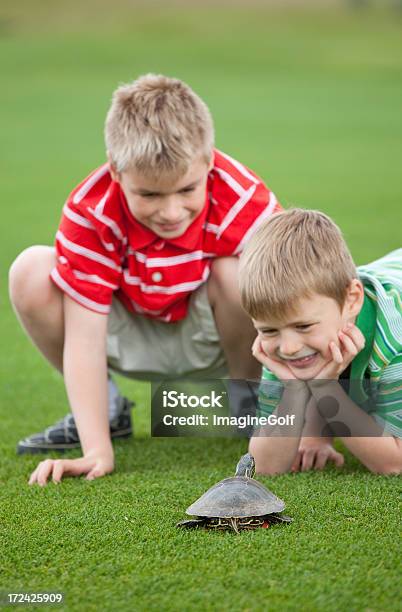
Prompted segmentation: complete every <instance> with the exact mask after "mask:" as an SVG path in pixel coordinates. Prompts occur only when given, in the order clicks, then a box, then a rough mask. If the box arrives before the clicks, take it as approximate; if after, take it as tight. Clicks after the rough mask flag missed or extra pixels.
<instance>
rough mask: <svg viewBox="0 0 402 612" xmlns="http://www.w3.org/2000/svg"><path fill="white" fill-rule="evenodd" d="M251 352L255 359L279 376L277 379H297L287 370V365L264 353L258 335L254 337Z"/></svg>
mask: <svg viewBox="0 0 402 612" xmlns="http://www.w3.org/2000/svg"><path fill="white" fill-rule="evenodd" d="M251 352H252V353H253V356H254V357H255V358H256V359H257V361H259V362H260V363H262V365H263V366H265V367H266V368H268V370H269V371H270V372H272V373H273V374H274V375H275V376H276V377H277V378H279V380H281V381H286V380H298V379H297V378H296V376H294V375H293V374H292V372H291V371H290V370H289V368H288V367H287V365H285V364H284V363H282V362H280V361H276V360H275V359H272V358H271V357H268V355H267V354H266V353H265V351H264V349H263V348H262V344H261V340H260V337H259V336H257V337H256V339H255V340H254V343H253V347H252V349H251Z"/></svg>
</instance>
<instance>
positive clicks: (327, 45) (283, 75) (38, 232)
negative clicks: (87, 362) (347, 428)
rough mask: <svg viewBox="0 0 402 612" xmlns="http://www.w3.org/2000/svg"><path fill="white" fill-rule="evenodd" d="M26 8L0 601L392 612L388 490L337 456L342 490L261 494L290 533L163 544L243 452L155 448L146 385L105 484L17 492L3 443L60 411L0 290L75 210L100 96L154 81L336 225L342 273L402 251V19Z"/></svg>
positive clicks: (16, 14) (11, 162)
mask: <svg viewBox="0 0 402 612" xmlns="http://www.w3.org/2000/svg"><path fill="white" fill-rule="evenodd" d="M35 4H37V6H36V7H35V9H34V6H33V4H32V5H31V4H30V3H23V4H22V6H19V7H18V8H17V7H16V6H15V3H11V2H8V1H7V0H6V1H5V2H3V3H2V8H1V9H0V69H1V74H2V86H1V88H2V95H1V97H0V108H1V117H2V119H3V121H2V131H1V139H2V147H1V149H0V162H1V163H0V197H1V205H2V209H1V210H2V226H1V251H0V283H1V292H0V295H1V296H2V298H0V338H1V345H2V351H1V354H0V418H1V427H0V452H1V459H0V483H1V487H0V591H4V590H11V591H13V592H16V591H31V592H34V591H51V590H58V591H61V592H63V593H64V594H65V597H66V605H65V609H68V610H250V611H254V610H275V611H276V610H278V611H279V610H293V609H298V610H305V611H308V612H310V611H312V610H313V611H315V610H323V609H325V610H334V611H337V610H351V611H356V612H357V611H359V612H360V611H361V610H370V611H372V610H378V611H380V610H381V611H383V610H398V609H399V606H400V597H401V589H400V571H399V564H400V544H399V542H400V540H399V527H400V479H399V478H397V477H381V476H374V475H371V474H369V473H368V472H367V471H366V470H364V469H363V468H362V467H361V466H359V465H358V463H357V462H356V461H355V460H354V459H353V458H352V457H351V456H349V455H347V456H346V464H345V467H344V468H343V470H341V471H339V472H338V471H337V470H336V469H334V468H330V469H328V470H326V471H325V472H324V473H304V474H297V475H284V476H279V477H275V478H270V479H268V478H260V480H261V482H263V483H264V484H266V485H267V486H268V487H269V488H271V489H272V490H273V491H274V492H275V493H276V494H277V495H278V496H280V497H282V498H283V499H284V500H285V501H286V502H287V512H288V513H289V514H290V515H291V516H293V517H294V523H293V524H292V525H290V526H275V527H272V528H270V529H268V530H258V531H255V532H243V533H241V534H240V535H239V536H235V535H233V534H231V533H212V532H203V531H199V532H191V531H178V530H176V529H175V523H176V522H177V521H178V520H181V519H182V518H184V516H185V515H184V510H185V508H186V507H187V506H188V505H189V504H190V503H191V502H192V501H194V500H195V498H197V497H198V496H199V495H200V494H201V493H202V492H203V491H204V490H205V489H206V488H207V487H209V486H211V485H212V484H213V483H214V482H215V481H217V480H219V479H221V478H224V477H225V476H228V475H231V473H232V472H233V470H234V467H235V465H236V461H237V459H238V457H239V456H240V455H241V454H242V453H243V452H245V449H246V444H245V442H244V441H239V440H218V439H215V440H192V439H151V438H150V435H149V423H150V414H149V404H150V401H149V395H150V391H149V388H148V385H146V384H144V383H141V384H140V383H135V382H132V381H131V382H130V381H127V380H119V383H120V384H121V388H122V390H123V391H124V392H125V393H126V394H127V395H128V396H129V397H131V398H133V399H135V401H136V402H137V408H136V409H135V411H134V420H135V426H136V436H135V438H134V439H133V440H129V441H125V442H121V443H119V444H116V472H115V473H114V474H113V475H112V476H109V477H106V478H104V479H100V480H97V481H94V482H92V483H87V482H85V481H84V480H82V479H74V480H72V479H67V480H66V481H64V482H63V483H62V484H61V485H59V486H57V487H56V486H54V485H49V486H48V487H46V488H44V489H40V488H39V487H37V488H36V487H35V488H29V487H28V486H27V484H26V482H27V478H28V476H29V474H30V472H31V471H32V470H33V468H34V467H35V465H36V463H37V461H38V458H37V457H36V458H30V457H18V458H17V457H16V455H15V445H16V443H17V441H18V440H19V439H20V438H21V437H22V436H24V435H27V434H29V433H31V432H33V431H39V430H40V429H42V428H43V427H45V426H46V425H49V424H50V423H52V422H53V421H54V420H55V419H57V418H60V417H61V416H62V415H63V414H64V413H65V411H66V408H67V404H66V397H65V392H64V388H63V382H62V379H61V378H60V376H59V375H57V374H56V373H54V372H53V371H52V370H51V369H50V367H49V366H48V365H47V364H46V363H45V362H44V361H43V360H42V358H41V357H40V355H39V354H37V352H36V351H35V349H34V348H33V347H32V346H31V344H30V343H29V341H28V340H27V339H26V337H25V336H24V334H23V332H22V331H21V330H20V329H19V327H18V324H17V321H16V319H15V317H14V315H13V313H12V310H11V307H10V305H9V303H8V300H7V280H6V279H7V270H8V268H9V265H10V264H11V262H12V261H13V259H14V258H15V256H16V255H17V254H18V253H19V252H20V251H21V250H22V249H23V248H24V247H26V246H28V245H30V244H35V243H43V244H50V243H52V241H53V238H54V233H55V230H56V227H57V223H58V220H59V217H60V213H61V207H62V205H63V202H64V200H65V198H66V196H67V194H68V192H69V190H70V189H71V188H72V187H73V186H74V185H75V184H76V182H78V181H79V180H81V179H82V178H83V177H84V176H85V175H86V174H87V173H89V171H90V170H91V169H92V168H93V167H95V166H96V165H99V164H101V163H103V160H104V147H103V140H102V125H103V121H104V115H105V112H106V109H107V107H108V104H109V100H110V97H111V92H112V90H113V89H114V88H115V87H116V85H117V84H118V83H119V82H121V81H128V80H130V79H132V78H134V77H135V76H136V75H138V74H141V73H144V72H149V71H153V72H163V73H167V74H169V75H173V76H178V77H180V78H182V79H184V80H187V81H188V82H189V83H190V84H191V85H192V86H193V87H194V89H195V90H196V91H198V92H199V93H200V94H201V95H202V96H203V97H204V98H205V99H206V101H207V102H208V104H209V105H210V108H211V110H212V112H213V114H214V117H215V122H216V133H217V146H218V147H219V148H221V149H223V150H224V151H227V152H229V153H230V154H231V155H232V156H234V157H237V158H239V159H241V160H242V161H243V162H244V163H246V164H247V165H249V166H250V167H251V168H253V169H254V170H255V171H257V172H258V173H259V174H261V175H262V176H263V177H264V178H265V180H266V182H267V184H268V185H269V186H270V187H271V188H272V189H273V190H274V191H275V193H276V194H277V196H278V198H279V199H280V200H281V201H282V202H283V204H284V205H286V206H287V205H290V204H297V205H301V206H305V207H312V208H319V209H321V210H323V211H324V212H326V213H328V214H330V215H332V216H333V217H334V218H335V220H336V221H337V222H338V223H339V224H340V226H341V227H342V229H343V231H344V233H345V236H346V238H347V240H348V241H349V243H350V246H351V249H352V252H353V255H354V256H355V258H356V261H357V263H364V262H367V261H370V260H373V259H375V258H377V257H379V256H380V255H382V254H384V253H385V252H387V251H389V250H392V249H394V248H396V247H399V246H401V244H400V240H401V226H402V183H401V180H400V166H401V158H402V155H401V154H402V144H401V142H402V115H401V112H400V109H401V107H402V78H401V77H402V36H401V31H402V18H401V15H400V13H397V12H394V13H393V12H392V11H385V10H384V11H376V12H368V13H366V12H364V11H360V12H359V11H357V12H355V13H353V12H348V11H346V10H345V11H339V12H337V11H332V10H331V11H330V10H329V9H328V10H321V11H318V12H309V11H298V12H288V11H279V10H269V9H267V8H263V7H260V8H258V6H256V7H254V8H253V7H251V8H250V7H244V8H242V7H240V6H237V7H236V6H233V7H230V8H229V7H228V5H226V8H220V9H219V8H216V7H212V6H209V8H205V9H198V8H195V7H194V8H191V9H189V8H188V7H187V8H183V6H184V5H181V8H180V7H174V6H173V4H172V5H171V6H170V7H169V8H168V7H165V8H161V5H160V6H158V5H157V4H155V5H154V4H152V7H153V8H152V10H151V9H148V10H145V9H141V10H137V11H135V12H134V11H133V10H130V9H129V3H127V2H125V1H124V0H117V1H116V2H114V3H113V7H112V8H109V9H108V8H107V5H106V3H104V2H99V3H95V2H93V1H91V2H88V3H83V4H85V7H82V6H81V5H80V3H78V2H76V1H73V2H71V3H70V4H69V5H68V6H69V8H68V10H67V8H62V7H61V8H59V9H58V10H56V9H55V8H54V5H53V3H50V2H45V1H42V2H38V3H35ZM390 4H391V3H390ZM66 6H67V5H66ZM186 6H187V5H186ZM71 456H77V453H71Z"/></svg>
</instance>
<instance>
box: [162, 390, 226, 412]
mask: <svg viewBox="0 0 402 612" xmlns="http://www.w3.org/2000/svg"><path fill="white" fill-rule="evenodd" d="M162 395H163V398H162V404H163V407H164V408H177V406H180V407H181V408H199V407H200V406H201V408H216V407H218V408H223V406H222V404H221V400H222V395H216V393H215V391H212V393H210V394H209V395H201V396H198V395H187V393H178V392H177V391H164V392H163V394H162Z"/></svg>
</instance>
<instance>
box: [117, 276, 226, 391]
mask: <svg viewBox="0 0 402 612" xmlns="http://www.w3.org/2000/svg"><path fill="white" fill-rule="evenodd" d="M107 357H108V365H109V367H110V368H111V369H112V370H115V371H116V372H119V373H120V374H123V375H124V376H128V377H130V378H136V379H139V380H160V379H166V378H178V377H183V376H185V377H186V378H226V377H227V376H228V369H227V364H226V360H225V356H224V354H223V351H222V347H221V345H220V342H219V334H218V331H217V329H216V325H215V320H214V316H213V313H212V310H211V307H210V304H209V300H208V294H207V285H206V283H204V284H203V285H201V287H200V288H199V289H198V290H197V291H195V292H194V293H193V295H192V296H191V298H190V304H189V310H188V314H187V317H186V318H185V319H183V320H181V321H178V322H177V323H163V322H161V321H155V320H152V319H149V318H147V317H143V316H141V315H137V314H132V313H130V312H129V311H128V310H127V309H126V308H125V307H124V306H123V305H122V304H121V302H119V300H117V299H114V300H113V303H112V310H111V313H110V315H109V319H108V335H107Z"/></svg>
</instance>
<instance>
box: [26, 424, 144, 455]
mask: <svg viewBox="0 0 402 612" xmlns="http://www.w3.org/2000/svg"><path fill="white" fill-rule="evenodd" d="M132 434H133V430H132V429H131V428H130V429H121V430H119V431H116V432H115V433H113V434H111V436H110V437H111V438H112V440H115V439H116V438H117V439H119V438H130V437H131V436H132ZM75 448H81V444H80V443H79V442H71V443H70V444H41V445H40V446H38V445H32V446H30V445H29V444H24V443H22V442H20V443H19V444H18V446H17V455H36V454H40V453H49V452H51V451H55V452H58V453H65V452H66V451H69V450H74V449H75Z"/></svg>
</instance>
